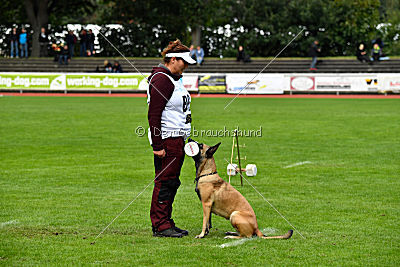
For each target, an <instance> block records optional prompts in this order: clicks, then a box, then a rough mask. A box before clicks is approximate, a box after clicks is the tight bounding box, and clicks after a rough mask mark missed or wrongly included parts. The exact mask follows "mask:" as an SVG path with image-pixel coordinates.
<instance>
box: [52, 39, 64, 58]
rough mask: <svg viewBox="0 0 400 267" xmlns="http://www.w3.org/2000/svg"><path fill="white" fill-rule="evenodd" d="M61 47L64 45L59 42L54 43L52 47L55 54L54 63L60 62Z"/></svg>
mask: <svg viewBox="0 0 400 267" xmlns="http://www.w3.org/2000/svg"><path fill="white" fill-rule="evenodd" d="M61 47H62V45H60V44H59V43H58V42H57V43H53V44H52V45H51V49H52V51H53V54H54V62H58V60H59V59H60V54H61Z"/></svg>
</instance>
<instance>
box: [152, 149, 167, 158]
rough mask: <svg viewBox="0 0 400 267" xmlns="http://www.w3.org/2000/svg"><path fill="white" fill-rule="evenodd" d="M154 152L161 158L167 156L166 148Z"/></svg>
mask: <svg viewBox="0 0 400 267" xmlns="http://www.w3.org/2000/svg"><path fill="white" fill-rule="evenodd" d="M153 154H154V155H156V156H157V157H159V158H163V157H165V150H164V149H163V150H160V151H153Z"/></svg>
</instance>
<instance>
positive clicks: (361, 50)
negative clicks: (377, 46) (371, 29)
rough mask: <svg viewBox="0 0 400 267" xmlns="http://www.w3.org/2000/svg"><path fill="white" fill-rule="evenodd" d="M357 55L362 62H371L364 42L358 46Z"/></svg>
mask: <svg viewBox="0 0 400 267" xmlns="http://www.w3.org/2000/svg"><path fill="white" fill-rule="evenodd" d="M356 56H357V59H358V60H359V61H361V62H362V63H369V62H371V59H370V58H369V56H368V55H367V51H365V45H364V44H363V43H360V45H359V46H358V48H357V53H356Z"/></svg>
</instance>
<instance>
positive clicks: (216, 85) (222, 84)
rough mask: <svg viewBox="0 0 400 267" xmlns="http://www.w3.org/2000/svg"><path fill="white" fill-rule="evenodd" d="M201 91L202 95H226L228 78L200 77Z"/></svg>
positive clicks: (201, 75) (216, 76)
mask: <svg viewBox="0 0 400 267" xmlns="http://www.w3.org/2000/svg"><path fill="white" fill-rule="evenodd" d="M198 77H199V83H198V85H199V91H200V92H202V93H225V92H226V76H225V75H220V74H217V75H213V74H210V75H207V74H200V75H199V76H198Z"/></svg>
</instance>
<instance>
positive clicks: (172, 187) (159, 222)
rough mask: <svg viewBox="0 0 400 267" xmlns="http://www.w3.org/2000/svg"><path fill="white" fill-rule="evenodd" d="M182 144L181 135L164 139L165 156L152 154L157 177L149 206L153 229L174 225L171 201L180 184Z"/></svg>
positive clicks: (182, 155)
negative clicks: (160, 156)
mask: <svg viewBox="0 0 400 267" xmlns="http://www.w3.org/2000/svg"><path fill="white" fill-rule="evenodd" d="M184 145H185V142H184V140H183V138H182V137H171V138H167V139H164V140H163V148H164V149H165V152H166V155H165V157H164V158H159V157H157V156H154V168H155V172H156V177H157V176H158V177H157V179H155V181H154V189H153V197H152V200H151V208H150V219H151V224H152V226H153V231H159V232H161V231H164V230H166V229H169V228H171V227H175V223H174V220H172V218H171V214H172V203H173V202H174V199H175V195H176V191H177V190H178V187H179V186H180V184H181V182H180V180H179V175H180V173H181V168H182V164H183V160H184V159H185V152H184V150H183V147H184ZM167 166H168V167H167Z"/></svg>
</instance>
